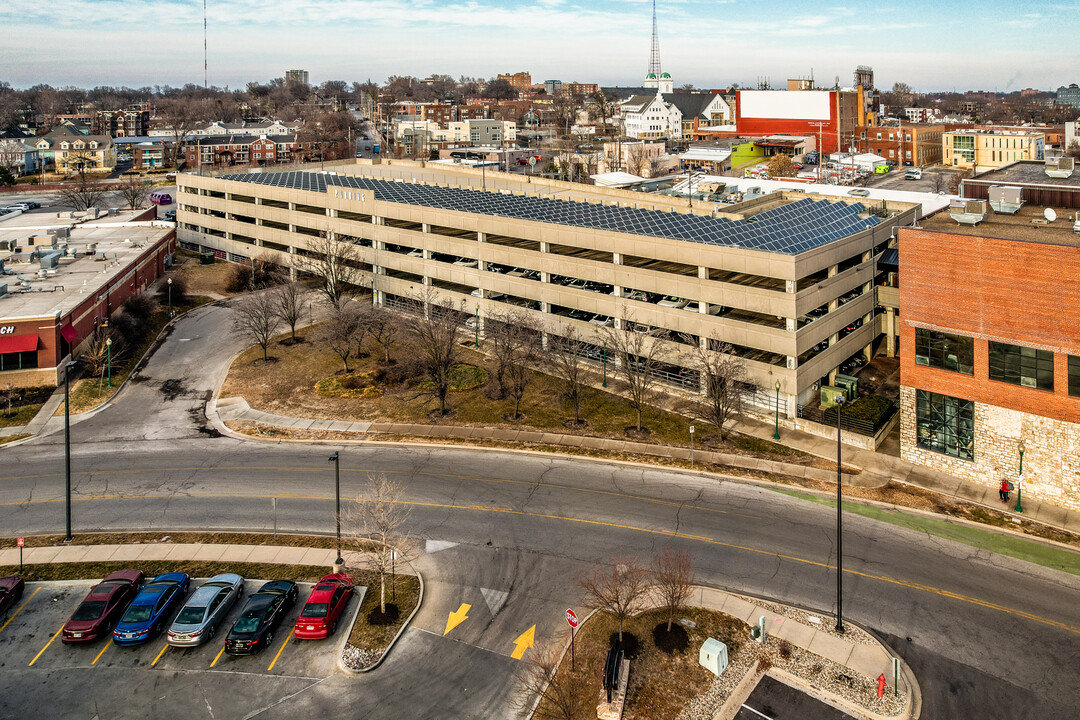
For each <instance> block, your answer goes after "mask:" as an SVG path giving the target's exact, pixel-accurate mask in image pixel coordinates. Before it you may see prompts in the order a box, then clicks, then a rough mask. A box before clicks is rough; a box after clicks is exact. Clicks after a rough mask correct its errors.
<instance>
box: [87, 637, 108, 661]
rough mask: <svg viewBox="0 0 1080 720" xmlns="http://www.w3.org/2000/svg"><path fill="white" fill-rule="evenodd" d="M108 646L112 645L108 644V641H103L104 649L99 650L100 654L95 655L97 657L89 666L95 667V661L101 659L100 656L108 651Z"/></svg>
mask: <svg viewBox="0 0 1080 720" xmlns="http://www.w3.org/2000/svg"><path fill="white" fill-rule="evenodd" d="M110 645H112V642H110V641H108V640H106V641H105V647H103V648H101V652H99V653H98V654H97V657H96V658H94V662H92V663H90V664H91V665H97V661H98V660H100V659H101V656H102V655H104V654H105V651H106V650H108V649H109V646H110Z"/></svg>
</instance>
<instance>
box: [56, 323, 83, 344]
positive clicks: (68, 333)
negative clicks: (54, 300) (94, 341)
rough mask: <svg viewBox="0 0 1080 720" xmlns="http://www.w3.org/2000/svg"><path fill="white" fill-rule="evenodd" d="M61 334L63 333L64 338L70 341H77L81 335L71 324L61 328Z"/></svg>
mask: <svg viewBox="0 0 1080 720" xmlns="http://www.w3.org/2000/svg"><path fill="white" fill-rule="evenodd" d="M60 334H61V335H63V336H64V339H65V340H67V341H68V342H69V343H73V342H75V340H76V339H78V337H79V334H78V333H77V332H75V328H74V327H72V326H71V325H65V326H64V327H62V328H60Z"/></svg>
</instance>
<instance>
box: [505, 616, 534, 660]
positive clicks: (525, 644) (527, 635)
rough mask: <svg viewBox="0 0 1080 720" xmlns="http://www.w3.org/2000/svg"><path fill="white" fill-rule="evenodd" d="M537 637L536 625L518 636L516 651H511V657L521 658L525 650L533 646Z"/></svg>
mask: <svg viewBox="0 0 1080 720" xmlns="http://www.w3.org/2000/svg"><path fill="white" fill-rule="evenodd" d="M535 639H536V626H535V625H533V626H532V627H531V628H529V629H528V630H526V631H525V632H523V633H521V634H520V635H518V636H517V638H516V639H515V640H514V652H512V653H510V657H512V658H514V659H515V660H520V659H521V657H522V656H523V655H524V654H525V651H526V650H528V649H529V648H531V647H532V646H533V641H534V640H535Z"/></svg>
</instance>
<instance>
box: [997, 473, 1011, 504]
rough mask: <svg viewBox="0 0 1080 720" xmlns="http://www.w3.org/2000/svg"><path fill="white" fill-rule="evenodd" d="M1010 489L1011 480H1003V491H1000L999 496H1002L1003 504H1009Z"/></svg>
mask: <svg viewBox="0 0 1080 720" xmlns="http://www.w3.org/2000/svg"><path fill="white" fill-rule="evenodd" d="M1010 489H1011V488H1010V487H1009V479H1008V478H1003V479H1002V480H1001V489H1000V490H998V495H1000V496H1001V502H1003V503H1007V502H1009V490H1010Z"/></svg>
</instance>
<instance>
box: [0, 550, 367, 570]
mask: <svg viewBox="0 0 1080 720" xmlns="http://www.w3.org/2000/svg"><path fill="white" fill-rule="evenodd" d="M343 555H344V556H345V561H346V564H349V561H350V560H354V561H356V560H359V559H360V558H359V557H358V556H359V555H360V553H343ZM336 559H337V551H336V550H332V549H325V548H303V547H287V546H281V545H231V544H229V545H224V544H221V545H213V544H200V543H147V544H127V545H63V546H51V547H32V548H23V564H24V565H43V564H46V563H77V562H130V563H132V564H137V563H139V562H146V561H156V560H178V561H179V560H195V561H200V562H250V563H269V564H274V565H311V566H314V567H318V566H320V565H321V566H324V567H326V568H331V567H333V565H334V560H336ZM18 564H19V549H18V548H7V549H4V550H0V565H18ZM353 564H355V562H354V563H353ZM328 572H329V571H328Z"/></svg>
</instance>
